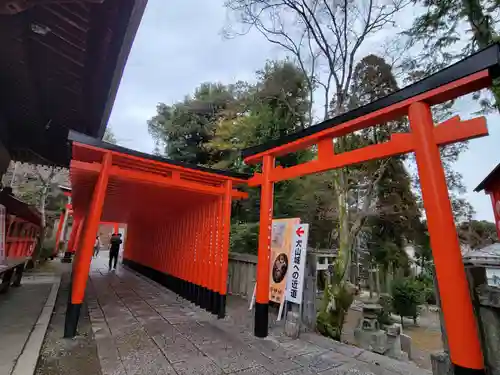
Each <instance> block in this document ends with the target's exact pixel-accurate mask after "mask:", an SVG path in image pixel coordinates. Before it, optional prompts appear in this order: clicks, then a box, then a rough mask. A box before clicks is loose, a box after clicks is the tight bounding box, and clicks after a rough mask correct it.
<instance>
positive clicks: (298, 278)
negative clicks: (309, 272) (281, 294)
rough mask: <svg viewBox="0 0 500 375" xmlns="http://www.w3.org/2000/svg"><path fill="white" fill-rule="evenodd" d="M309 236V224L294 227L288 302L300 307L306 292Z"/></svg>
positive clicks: (287, 292) (287, 287) (288, 278)
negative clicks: (305, 281) (305, 275)
mask: <svg viewBox="0 0 500 375" xmlns="http://www.w3.org/2000/svg"><path fill="white" fill-rule="evenodd" d="M308 236H309V224H296V225H295V226H294V229H293V241H292V244H291V246H292V249H291V251H290V263H289V264H290V269H289V271H288V277H287V283H286V300H287V301H289V302H292V303H296V304H299V305H300V304H301V303H302V292H303V290H304V273H305V268H306V252H307V238H308Z"/></svg>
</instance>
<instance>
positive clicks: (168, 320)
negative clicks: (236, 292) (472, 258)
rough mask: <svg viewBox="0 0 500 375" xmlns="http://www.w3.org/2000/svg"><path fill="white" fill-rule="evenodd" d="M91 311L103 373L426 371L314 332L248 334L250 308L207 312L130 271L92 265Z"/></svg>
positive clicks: (101, 262) (416, 374)
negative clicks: (216, 314) (219, 316)
mask: <svg viewBox="0 0 500 375" xmlns="http://www.w3.org/2000/svg"><path fill="white" fill-rule="evenodd" d="M88 299H89V301H88V306H89V313H90V317H91V321H92V327H93V331H94V335H95V340H96V343H97V349H98V355H99V359H100V362H101V367H102V373H103V375H122V374H126V375H135V374H180V375H195V374H227V375H229V374H231V375H233V374H234V375H236V374H237V375H254V374H255V375H257V374H259V375H270V374H274V375H281V374H285V375H310V374H320V375H343V374H366V375H403V374H404V375H428V374H430V372H428V371H426V370H422V369H419V368H417V367H416V366H415V365H413V364H411V363H403V362H398V361H395V360H392V359H390V358H387V357H383V356H379V355H377V354H374V353H370V352H366V351H364V350H361V349H358V348H354V347H351V346H348V345H344V344H341V343H338V342H335V341H332V340H329V339H327V338H324V337H321V336H318V335H316V334H314V333H306V334H303V335H301V338H300V339H298V340H292V339H289V338H287V337H285V336H284V335H283V334H282V331H283V328H282V327H280V326H274V325H272V330H271V334H270V336H269V337H268V338H266V339H257V338H255V337H254V336H253V335H252V317H251V312H248V311H246V310H247V308H246V306H244V305H241V306H240V307H239V308H238V310H232V309H231V306H228V317H227V318H226V319H223V320H217V319H216V317H214V316H213V315H212V314H210V313H208V312H206V311H204V310H202V309H200V308H198V307H196V306H195V305H193V304H192V303H190V302H188V301H186V300H183V299H182V298H179V297H178V296H177V295H175V294H174V293H173V292H171V291H169V290H167V289H166V288H164V287H163V286H161V285H159V284H157V283H155V282H153V281H151V280H149V279H147V278H145V277H144V276H142V275H139V274H137V273H135V272H133V271H131V270H128V269H126V268H123V267H119V269H118V270H117V271H111V272H110V271H108V270H107V267H106V265H105V259H103V258H100V259H99V258H98V259H96V260H94V262H93V264H92V269H91V274H90V282H89V293H88Z"/></svg>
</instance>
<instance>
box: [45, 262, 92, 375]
mask: <svg viewBox="0 0 500 375" xmlns="http://www.w3.org/2000/svg"><path fill="white" fill-rule="evenodd" d="M50 267H53V268H56V269H57V270H58V272H60V273H61V274H62V279H61V287H60V288H59V294H58V296H57V301H56V306H55V308H54V312H53V315H52V319H51V320H50V324H49V327H48V329H47V334H46V335H45V339H44V343H43V346H42V350H41V352H40V357H39V359H38V364H37V368H36V372H35V374H36V375H76V374H78V375H81V374H92V375H101V366H100V364H99V359H98V356H97V346H96V344H95V340H94V336H93V333H92V325H91V323H90V318H89V314H88V310H87V306H86V304H84V305H83V306H82V310H81V315H80V322H79V326H78V331H79V335H78V336H77V337H76V338H74V339H64V338H63V335H64V316H65V313H66V304H67V301H68V296H69V288H70V272H71V264H62V263H60V260H59V259H56V260H53V261H52V262H50Z"/></svg>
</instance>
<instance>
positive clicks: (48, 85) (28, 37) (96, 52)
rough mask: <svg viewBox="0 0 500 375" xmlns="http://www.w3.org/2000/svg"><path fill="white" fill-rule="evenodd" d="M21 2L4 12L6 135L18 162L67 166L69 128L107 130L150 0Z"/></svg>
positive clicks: (1, 106)
mask: <svg viewBox="0 0 500 375" xmlns="http://www.w3.org/2000/svg"><path fill="white" fill-rule="evenodd" d="M0 2H1V1H0ZM21 3H22V4H29V6H26V7H25V8H22V9H21V10H19V11H17V12H13V13H12V14H9V13H5V11H4V14H2V12H0V139H1V140H2V143H3V144H4V145H5V147H6V148H7V150H8V151H9V153H10V154H11V157H12V158H13V159H14V160H19V161H25V162H32V163H44V164H55V165H59V166H67V165H69V161H70V156H71V155H70V153H69V152H68V147H67V138H68V131H69V130H75V131H78V132H81V133H84V134H87V135H89V136H92V137H102V136H103V134H104V131H105V129H106V125H107V122H108V119H109V116H110V113H111V109H112V107H113V103H114V100H115V97H116V93H117V90H118V86H119V83H120V79H121V77H122V74H123V69H124V66H125V63H126V61H127V57H128V55H129V52H130V49H131V45H132V42H133V40H134V36H135V34H136V32H137V29H138V26H139V23H140V21H141V18H142V15H143V12H144V9H145V6H146V3H147V0H104V1H100V0H81V1H58V0H46V1H43V2H26V3H25V2H20V3H19V4H21ZM33 4H36V5H33ZM0 10H1V6H0Z"/></svg>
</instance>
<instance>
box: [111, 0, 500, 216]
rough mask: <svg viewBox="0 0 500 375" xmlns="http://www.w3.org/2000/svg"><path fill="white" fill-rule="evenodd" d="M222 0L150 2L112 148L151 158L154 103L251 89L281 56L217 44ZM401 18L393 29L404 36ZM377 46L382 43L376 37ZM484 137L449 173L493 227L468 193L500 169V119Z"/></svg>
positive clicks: (233, 42)
mask: <svg viewBox="0 0 500 375" xmlns="http://www.w3.org/2000/svg"><path fill="white" fill-rule="evenodd" d="M223 2H224V1H223V0H210V1H202V0H169V1H165V0H149V2H148V5H147V8H146V11H145V13H144V16H143V19H142V22H141V25H140V27H139V30H138V32H137V35H136V38H135V41H134V44H133V46H132V50H131V52H130V56H129V58H128V61H127V65H126V67H125V71H124V74H123V77H122V80H121V84H120V87H119V90H118V94H117V97H116V101H115V104H114V107H113V110H112V113H111V117H110V120H109V126H110V127H111V129H112V130H113V132H114V133H115V136H116V138H117V140H118V143H119V144H120V145H122V146H124V147H128V148H132V149H135V150H139V151H142V152H148V153H151V152H153V149H154V142H153V139H152V138H151V136H150V135H149V133H148V127H147V120H148V119H150V118H151V117H152V116H154V115H155V114H156V105H157V104H158V103H159V102H163V103H165V104H173V103H175V102H177V101H180V100H182V99H183V98H184V97H185V95H187V94H190V93H192V92H194V89H195V88H196V87H197V86H198V85H199V84H200V83H202V82H222V83H232V82H236V81H238V80H242V81H251V80H253V79H254V77H255V71H256V70H258V69H260V68H262V67H263V66H264V64H265V62H266V60H268V59H277V58H280V57H282V56H283V52H282V51H281V50H279V49H278V48H277V47H276V46H274V45H272V44H270V43H269V42H267V41H266V39H265V38H264V37H263V36H261V35H260V34H259V33H258V32H250V33H248V34H247V35H245V36H242V37H238V38H236V39H226V38H224V37H223V36H222V34H221V32H222V28H223V27H224V25H226V23H227V17H226V10H225V9H224V7H223ZM405 20H411V17H404V15H402V17H400V18H399V20H398V26H399V27H401V28H404V27H405V26H406V25H404V22H405ZM377 38H383V35H382V36H380V35H378V36H377ZM380 45H381V42H380V40H373V39H372V40H368V41H367V43H365V44H364V46H363V50H362V51H360V54H365V53H366V52H376V51H377V49H378V48H379V47H380ZM455 108H456V112H457V114H459V115H460V116H461V117H462V118H463V119H467V118H471V117H474V115H473V113H472V112H473V111H474V110H475V108H476V107H475V106H474V104H473V103H472V101H471V100H470V99H468V98H464V99H461V100H459V101H458V103H457V104H456V106H455ZM487 121H488V128H489V133H490V135H489V136H488V137H484V138H480V139H476V140H472V141H470V144H469V150H467V151H466V152H465V153H463V154H462V155H461V156H460V159H459V160H458V162H457V163H456V165H455V169H456V170H457V171H458V172H460V173H461V174H462V175H463V177H464V182H465V185H466V187H467V193H466V198H467V199H468V200H469V202H470V203H471V204H472V205H473V207H474V209H475V210H476V219H479V220H489V221H494V219H493V210H492V208H491V201H490V199H489V197H488V196H486V195H485V194H484V193H475V192H473V190H474V188H475V187H476V186H477V185H478V184H479V183H480V182H481V181H482V180H483V178H484V177H486V175H487V174H488V173H489V172H490V171H491V170H492V169H493V168H494V167H495V166H496V165H497V164H498V163H500V152H496V151H497V150H498V149H496V147H498V145H499V144H500V116H499V115H488V116H487Z"/></svg>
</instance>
